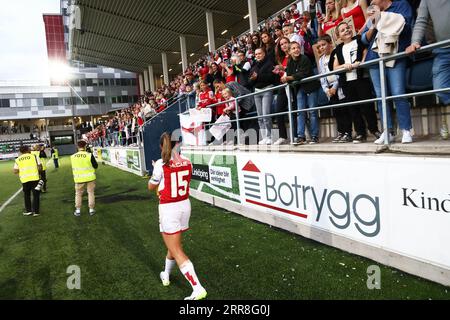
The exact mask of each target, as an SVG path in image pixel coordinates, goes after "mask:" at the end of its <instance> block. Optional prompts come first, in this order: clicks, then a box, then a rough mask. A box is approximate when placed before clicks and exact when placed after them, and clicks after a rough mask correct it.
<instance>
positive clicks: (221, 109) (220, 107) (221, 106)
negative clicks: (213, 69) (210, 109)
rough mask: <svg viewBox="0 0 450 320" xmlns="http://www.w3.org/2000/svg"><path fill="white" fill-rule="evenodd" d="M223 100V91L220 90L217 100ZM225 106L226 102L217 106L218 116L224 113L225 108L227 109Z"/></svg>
mask: <svg viewBox="0 0 450 320" xmlns="http://www.w3.org/2000/svg"><path fill="white" fill-rule="evenodd" d="M221 101H223V98H222V92H220V91H219V92H217V93H216V102H221ZM225 107H226V105H225V103H222V104H219V105H217V106H216V115H217V116H218V117H219V116H220V115H222V113H223V109H225Z"/></svg>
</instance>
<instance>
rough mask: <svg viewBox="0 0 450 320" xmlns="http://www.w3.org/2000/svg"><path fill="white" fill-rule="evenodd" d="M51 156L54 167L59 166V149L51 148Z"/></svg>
mask: <svg viewBox="0 0 450 320" xmlns="http://www.w3.org/2000/svg"><path fill="white" fill-rule="evenodd" d="M52 158H53V164H54V165H55V169H58V168H59V162H58V161H59V151H58V149H57V148H56V147H53V148H52Z"/></svg>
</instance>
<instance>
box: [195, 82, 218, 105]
mask: <svg viewBox="0 0 450 320" xmlns="http://www.w3.org/2000/svg"><path fill="white" fill-rule="evenodd" d="M200 90H201V92H200V95H199V101H198V103H197V109H203V108H206V107H208V106H209V105H211V104H214V103H216V102H217V101H216V97H215V96H214V93H213V92H212V90H211V88H210V87H209V85H208V83H207V82H206V81H204V80H203V81H200Z"/></svg>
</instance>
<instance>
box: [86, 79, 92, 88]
mask: <svg viewBox="0 0 450 320" xmlns="http://www.w3.org/2000/svg"><path fill="white" fill-rule="evenodd" d="M92 85H93V82H92V79H86V86H87V87H92Z"/></svg>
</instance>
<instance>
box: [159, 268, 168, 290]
mask: <svg viewBox="0 0 450 320" xmlns="http://www.w3.org/2000/svg"><path fill="white" fill-rule="evenodd" d="M159 278H160V279H161V282H162V285H163V286H164V287H167V286H168V285H170V280H169V274H168V273H167V272H165V271H162V272H161V273H160V274H159Z"/></svg>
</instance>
